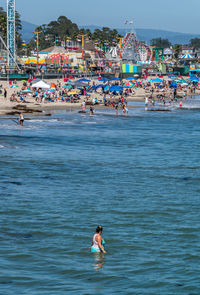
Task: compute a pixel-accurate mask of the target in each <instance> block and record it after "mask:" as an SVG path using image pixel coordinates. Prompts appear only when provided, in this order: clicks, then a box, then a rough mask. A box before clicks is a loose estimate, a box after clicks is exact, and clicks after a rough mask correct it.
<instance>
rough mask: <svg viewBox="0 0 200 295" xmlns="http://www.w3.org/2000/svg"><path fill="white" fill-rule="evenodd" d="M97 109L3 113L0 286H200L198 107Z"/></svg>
mask: <svg viewBox="0 0 200 295" xmlns="http://www.w3.org/2000/svg"><path fill="white" fill-rule="evenodd" d="M98 114H99V115H97V116H94V117H89V116H84V115H82V116H80V115H78V114H77V113H76V112H72V113H70V112H63V113H61V114H56V113H55V114H54V115H53V116H52V117H51V118H48V119H46V118H37V119H32V120H31V121H26V122H25V126H24V128H19V127H18V126H16V125H15V124H14V123H13V122H12V121H9V120H6V119H5V120H1V122H0V123H1V126H0V153H1V158H0V169H1V178H0V195H1V198H0V202H1V206H0V220H1V229H0V242H1V250H0V251H1V259H0V263H1V269H2V271H1V275H0V293H1V294H9V295H10V294H12V295H13V294H20V295H21V294H29V295H33V294H35V295H36V294H37V295H38V294H48V295H49V294H54V295H55V294H59V295H60V294H148V295H149V294H199V293H200V282H199V275H198V273H199V247H200V230H199V220H200V213H199V212H200V199H199V198H200V188H199V180H200V174H199V172H200V157H199V123H200V114H199V111H197V110H193V111H173V112H170V113H151V112H144V111H142V110H140V109H136V110H130V112H129V116H128V117H122V116H119V117H115V116H114V114H112V113H109V112H108V113H107V112H106V114H104V111H99V112H98ZM109 114H110V115H109ZM98 224H102V225H103V226H104V233H103V236H104V238H105V240H106V249H107V252H108V254H106V255H105V256H104V255H100V256H95V255H92V254H90V252H89V247H90V244H91V238H92V235H93V232H94V230H95V227H96V226H97V225H98Z"/></svg>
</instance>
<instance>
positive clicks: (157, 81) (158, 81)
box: [151, 78, 163, 83]
mask: <svg viewBox="0 0 200 295" xmlns="http://www.w3.org/2000/svg"><path fill="white" fill-rule="evenodd" d="M151 82H153V83H162V82H163V80H161V79H160V78H155V79H153V80H152V81H151Z"/></svg>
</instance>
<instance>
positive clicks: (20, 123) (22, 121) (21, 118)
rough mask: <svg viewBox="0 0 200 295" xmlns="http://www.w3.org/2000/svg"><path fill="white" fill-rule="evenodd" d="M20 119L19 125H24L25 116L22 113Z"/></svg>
mask: <svg viewBox="0 0 200 295" xmlns="http://www.w3.org/2000/svg"><path fill="white" fill-rule="evenodd" d="M18 121H19V125H20V126H23V124H24V116H23V115H22V114H20V115H19V120H18Z"/></svg>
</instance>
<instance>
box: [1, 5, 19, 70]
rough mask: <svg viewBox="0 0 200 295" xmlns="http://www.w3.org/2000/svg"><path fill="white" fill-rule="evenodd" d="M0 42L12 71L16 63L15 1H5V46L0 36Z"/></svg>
mask: <svg viewBox="0 0 200 295" xmlns="http://www.w3.org/2000/svg"><path fill="white" fill-rule="evenodd" d="M0 41H1V42H2V44H3V46H4V47H5V49H6V51H7V66H8V68H9V69H11V70H12V69H14V67H15V66H16V67H17V68H18V65H17V63H16V53H15V0H7V45H6V44H5V42H4V40H3V38H2V37H1V35H0Z"/></svg>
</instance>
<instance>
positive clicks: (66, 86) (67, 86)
mask: <svg viewBox="0 0 200 295" xmlns="http://www.w3.org/2000/svg"><path fill="white" fill-rule="evenodd" d="M62 88H68V89H69V88H73V87H72V86H71V85H65V86H63V87H62Z"/></svg>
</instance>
